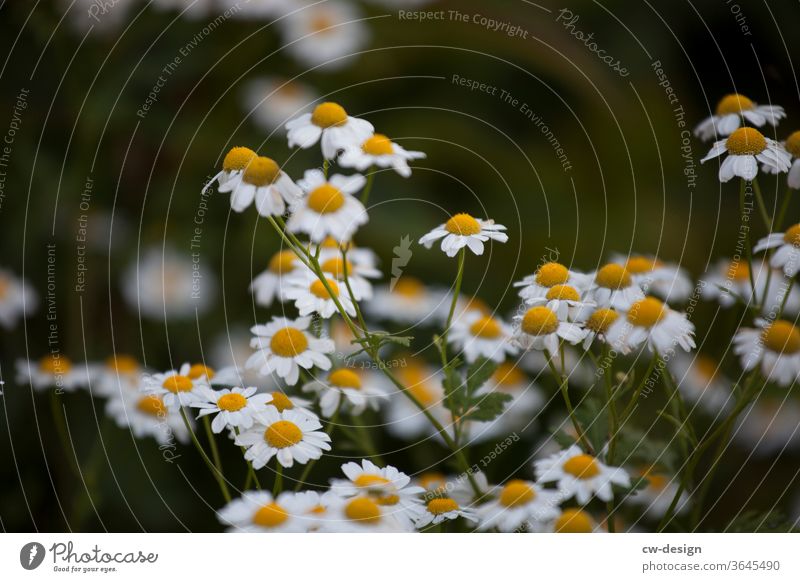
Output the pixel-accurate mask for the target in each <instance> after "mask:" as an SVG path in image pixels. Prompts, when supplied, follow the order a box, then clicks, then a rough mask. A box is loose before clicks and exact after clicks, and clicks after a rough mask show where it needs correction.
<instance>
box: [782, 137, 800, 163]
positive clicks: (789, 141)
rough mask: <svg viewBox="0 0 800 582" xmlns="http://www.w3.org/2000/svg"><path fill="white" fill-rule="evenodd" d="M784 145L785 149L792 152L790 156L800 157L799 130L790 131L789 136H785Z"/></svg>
mask: <svg viewBox="0 0 800 582" xmlns="http://www.w3.org/2000/svg"><path fill="white" fill-rule="evenodd" d="M784 146H785V147H786V151H788V152H789V153H790V154H792V156H794V157H795V158H800V131H795V132H794V133H791V134H790V135H789V137H787V138H786V143H785V144H784Z"/></svg>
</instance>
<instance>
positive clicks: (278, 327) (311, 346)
mask: <svg viewBox="0 0 800 582" xmlns="http://www.w3.org/2000/svg"><path fill="white" fill-rule="evenodd" d="M310 324H311V318H310V317H300V318H298V319H295V320H291V319H287V318H285V317H273V318H272V321H271V322H269V323H268V324H266V325H256V326H253V328H252V329H251V331H252V332H253V334H254V335H255V337H254V338H252V339H251V340H250V346H251V347H253V348H254V349H255V350H256V352H255V353H254V354H253V355H252V356H250V358H249V359H248V360H247V364H246V366H247V367H248V368H253V369H257V370H258V371H259V373H260V374H261V375H262V376H268V375H269V374H272V373H273V372H274V373H276V374H277V375H278V376H279V377H280V378H284V379H285V380H286V383H287V384H289V386H294V385H295V384H297V380H298V379H299V378H300V368H304V369H306V370H310V369H311V368H313V367H314V366H317V367H318V368H321V369H322V370H329V369H330V367H331V361H330V358H328V356H326V355H325V354H330V353H332V352H333V350H334V347H335V346H334V345H333V341H332V340H330V339H319V338H316V337H314V336H313V335H311V334H310V333H308V331H306V330H307V329H308V326H309V325H310Z"/></svg>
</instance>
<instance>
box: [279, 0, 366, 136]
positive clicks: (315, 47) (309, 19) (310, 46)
mask: <svg viewBox="0 0 800 582" xmlns="http://www.w3.org/2000/svg"><path fill="white" fill-rule="evenodd" d="M278 25H279V26H280V27H281V31H282V33H283V42H284V45H285V46H286V51H287V52H289V53H290V54H291V55H292V56H294V58H296V59H297V60H298V61H300V62H301V63H303V64H304V65H307V66H309V67H321V68H322V70H324V71H331V70H334V69H339V68H341V67H344V66H347V65H348V64H349V63H350V62H351V58H352V57H351V55H354V54H356V53H358V51H359V50H360V49H361V48H362V47H363V46H364V45H365V44H366V43H367V41H368V40H369V28H368V27H367V25H366V23H365V22H364V19H363V17H362V16H361V14H360V12H359V11H358V9H357V7H356V6H355V5H354V4H350V3H347V2H342V1H341V0H327V1H326V2H324V3H321V4H320V3H317V4H311V5H307V6H305V7H303V9H302V10H295V11H294V12H290V13H288V14H287V15H286V17H285V18H282V19H280V20H279V21H278ZM370 133H372V131H371V128H370Z"/></svg>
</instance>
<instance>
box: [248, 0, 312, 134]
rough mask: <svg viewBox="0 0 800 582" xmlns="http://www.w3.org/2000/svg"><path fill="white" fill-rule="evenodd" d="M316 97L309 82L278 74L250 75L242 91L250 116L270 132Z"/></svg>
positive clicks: (302, 110)
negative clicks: (278, 75) (252, 76)
mask: <svg viewBox="0 0 800 582" xmlns="http://www.w3.org/2000/svg"><path fill="white" fill-rule="evenodd" d="M237 1H238V0H237ZM249 4H252V1H251V2H250V3H249ZM249 4H247V5H249ZM245 6H246V5H245ZM316 100H317V94H316V93H315V92H314V90H313V89H312V88H311V87H310V86H309V85H307V84H305V83H303V82H301V81H294V80H289V79H282V78H280V77H262V78H259V79H253V80H251V81H249V82H248V83H247V84H246V85H245V86H244V90H243V91H242V104H243V105H244V108H245V110H247V111H248V112H249V113H250V115H252V116H253V120H254V121H255V122H256V124H258V125H259V126H260V127H262V128H263V129H265V130H267V131H270V132H272V131H274V130H276V129H278V128H281V127H283V126H284V124H285V123H286V122H287V121H288V120H289V119H291V118H293V117H295V116H296V115H298V114H301V113H304V112H305V111H308V109H309V104H310V103H313V102H314V101H316Z"/></svg>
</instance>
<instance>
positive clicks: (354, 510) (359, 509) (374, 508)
mask: <svg viewBox="0 0 800 582" xmlns="http://www.w3.org/2000/svg"><path fill="white" fill-rule="evenodd" d="M344 514H345V516H347V519H350V520H352V521H360V522H363V523H368V524H371V523H378V522H379V521H380V520H381V508H380V507H379V506H378V504H377V503H375V502H374V501H373V500H372V499H370V498H368V497H356V498H355V499H353V500H352V501H350V502H348V503H347V505H346V506H345V508H344Z"/></svg>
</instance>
